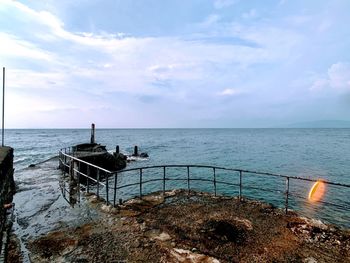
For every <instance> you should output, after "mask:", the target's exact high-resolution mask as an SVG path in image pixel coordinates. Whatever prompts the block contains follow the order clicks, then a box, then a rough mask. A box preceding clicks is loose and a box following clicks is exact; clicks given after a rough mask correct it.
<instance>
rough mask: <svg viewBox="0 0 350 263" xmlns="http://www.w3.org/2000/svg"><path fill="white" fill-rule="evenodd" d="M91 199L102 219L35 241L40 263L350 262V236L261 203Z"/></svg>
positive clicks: (184, 197) (178, 195) (203, 197)
mask: <svg viewBox="0 0 350 263" xmlns="http://www.w3.org/2000/svg"><path fill="white" fill-rule="evenodd" d="M87 199H88V200H89V202H90V205H91V206H92V207H93V208H95V209H97V210H98V211H100V213H101V215H102V216H101V217H99V219H98V220H95V221H92V222H91V223H87V224H84V225H82V226H79V227H76V228H69V229H60V230H59V231H55V232H50V233H48V234H47V235H45V236H42V237H40V238H38V239H36V240H32V241H30V242H29V245H28V249H29V251H30V258H31V260H32V261H33V262H208V263H209V262H212V263H217V262H309V263H311V262H312V263H314V262H350V231H348V230H344V229H339V228H337V227H336V226H331V225H325V224H323V223H322V222H320V221H316V220H310V219H306V218H301V217H299V216H298V215H297V214H296V213H293V212H290V213H289V214H288V215H285V214H284V212H283V211H282V210H280V209H278V208H275V207H273V206H271V205H269V204H265V203H261V202H257V201H252V200H243V201H239V200H238V199H236V198H226V197H214V196H212V195H210V194H206V193H199V192H191V194H190V196H188V194H187V191H186V192H185V191H181V190H179V191H171V192H167V193H166V195H165V196H163V195H162V194H160V193H159V194H158V193H155V194H152V195H149V196H145V197H144V198H143V199H142V200H140V199H132V200H129V201H128V202H126V203H124V204H123V205H121V206H119V207H118V208H113V207H111V206H106V205H105V204H103V202H101V201H100V200H98V199H97V197H96V196H94V195H91V196H87ZM11 247H12V252H10V254H11V253H12V255H16V254H15V253H14V252H15V251H16V248H15V247H16V246H15V245H13V246H11ZM18 256H19V255H18ZM12 260H13V261H11V262H20V259H19V261H15V260H16V257H12Z"/></svg>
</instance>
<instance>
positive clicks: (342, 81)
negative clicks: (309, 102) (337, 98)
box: [328, 62, 350, 91]
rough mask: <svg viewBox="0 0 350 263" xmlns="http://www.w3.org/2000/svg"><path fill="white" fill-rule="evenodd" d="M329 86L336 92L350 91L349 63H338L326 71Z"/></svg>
mask: <svg viewBox="0 0 350 263" xmlns="http://www.w3.org/2000/svg"><path fill="white" fill-rule="evenodd" d="M328 77H329V84H330V86H331V87H332V88H334V89H338V90H349V91H350V63H348V62H338V63H336V64H333V65H332V66H331V67H330V68H329V70H328Z"/></svg>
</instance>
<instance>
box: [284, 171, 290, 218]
mask: <svg viewBox="0 0 350 263" xmlns="http://www.w3.org/2000/svg"><path fill="white" fill-rule="evenodd" d="M288 199H289V177H287V178H286V204H285V209H286V214H287V213H288Z"/></svg>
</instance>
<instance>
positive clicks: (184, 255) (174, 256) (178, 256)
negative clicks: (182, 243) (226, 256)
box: [168, 248, 220, 263]
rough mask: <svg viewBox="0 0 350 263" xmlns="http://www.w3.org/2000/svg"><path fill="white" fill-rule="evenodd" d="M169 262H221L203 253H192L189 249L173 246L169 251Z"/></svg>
mask: <svg viewBox="0 0 350 263" xmlns="http://www.w3.org/2000/svg"><path fill="white" fill-rule="evenodd" d="M169 252H170V253H169V259H168V262H176V263H177V262H192V263H200V262H201V263H220V261H219V260H217V259H216V258H213V257H209V256H207V255H203V254H197V253H192V252H191V251H189V250H185V249H180V248H173V249H171V250H170V251H169Z"/></svg>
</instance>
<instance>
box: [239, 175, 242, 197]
mask: <svg viewBox="0 0 350 263" xmlns="http://www.w3.org/2000/svg"><path fill="white" fill-rule="evenodd" d="M241 200H242V171H239V201H241Z"/></svg>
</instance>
